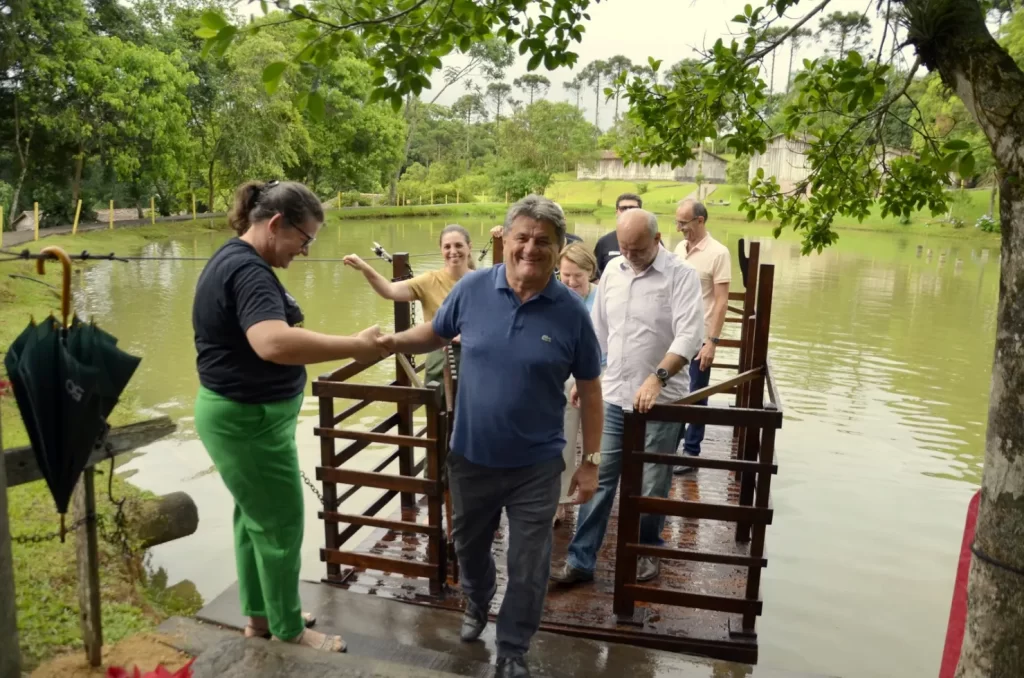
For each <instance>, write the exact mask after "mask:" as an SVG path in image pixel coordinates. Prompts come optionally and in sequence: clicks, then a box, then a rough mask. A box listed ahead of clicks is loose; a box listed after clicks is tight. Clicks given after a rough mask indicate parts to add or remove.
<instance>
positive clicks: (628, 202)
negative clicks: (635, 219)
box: [594, 193, 644, 279]
mask: <svg viewBox="0 0 1024 678" xmlns="http://www.w3.org/2000/svg"><path fill="white" fill-rule="evenodd" d="M643 206H644V202H643V200H641V199H640V196H639V195H636V194H635V193H623V194H622V195H620V196H619V197H618V198H616V199H615V219H616V220H618V218H619V217H620V216H622V214H623V213H624V212H627V211H629V210H631V209H639V208H641V207H643ZM594 256H595V257H597V277H598V279H600V278H601V274H602V273H604V267H605V266H607V265H608V262H609V261H611V260H612V259H614V258H615V257H617V256H619V240H618V238H617V237H616V235H615V229H612V231H611V233H606V234H604V235H602V236H601V238H600V239H599V240H598V241H597V244H596V245H595V246H594Z"/></svg>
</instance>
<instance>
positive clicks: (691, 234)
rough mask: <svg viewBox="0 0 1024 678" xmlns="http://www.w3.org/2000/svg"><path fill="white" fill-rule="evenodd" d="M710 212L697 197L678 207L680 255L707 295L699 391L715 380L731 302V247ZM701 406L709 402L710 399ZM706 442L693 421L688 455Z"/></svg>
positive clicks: (696, 380) (694, 368)
mask: <svg viewBox="0 0 1024 678" xmlns="http://www.w3.org/2000/svg"><path fill="white" fill-rule="evenodd" d="M707 221H708V211H707V209H706V208H705V207H704V205H703V204H701V203H699V202H697V201H696V200H691V199H686V200H681V201H679V206H678V207H677V208H676V230H678V231H679V232H681V233H682V234H683V236H684V240H683V241H682V242H681V243H679V244H678V245H676V256H677V257H679V258H680V259H682V260H683V261H685V262H686V263H688V264H689V265H691V266H693V267H694V268H695V269H697V273H699V274H700V289H701V295H702V296H703V298H704V345H703V346H701V348H700V352H699V353H698V354H697V355H696V357H694V359H693V361H692V362H691V363H690V391H691V392H692V391H697V390H700V389H702V388H704V387H705V386H707V385H708V384H709V383H710V382H711V363H713V362H714V360H715V348H716V347H717V346H718V341H719V338H720V337H721V334H722V326H723V325H724V324H725V310H726V307H728V305H729V282H730V281H731V280H732V267H731V265H730V263H729V249H728V248H727V247H726V246H725V245H723V244H722V243H720V242H718V241H717V240H715V239H714V238H712V237H711V234H710V233H708V227H707ZM697 404H698V405H707V404H708V400H707V398H705V399H703V400H701V401H700V402H699V403H697ZM702 442H704V424H689V425H687V426H686V433H685V434H684V437H683V452H684V454H687V455H690V456H693V457H697V456H700V444H701V443H702ZM693 470H694V467H692V466H686V465H679V466H677V467H676V469H675V473H676V475H680V474H683V473H689V472H691V471H693Z"/></svg>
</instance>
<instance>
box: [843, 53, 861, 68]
mask: <svg viewBox="0 0 1024 678" xmlns="http://www.w3.org/2000/svg"><path fill="white" fill-rule="evenodd" d="M846 61H847V63H850V64H853V65H854V66H856V67H857V68H860V67H861V66H863V65H864V59H863V58H862V57H861V55H860V54H859V53H858V52H856V51H854V50H850V51H849V52H848V53H847V54H846Z"/></svg>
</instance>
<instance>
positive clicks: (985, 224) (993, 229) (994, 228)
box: [974, 214, 1002, 233]
mask: <svg viewBox="0 0 1024 678" xmlns="http://www.w3.org/2000/svg"><path fill="white" fill-rule="evenodd" d="M974 227H975V228H980V229H981V230H982V231H984V232H985V233H1002V230H1001V229H1000V224H999V222H998V221H996V220H995V219H993V218H992V217H991V216H990V215H988V214H983V215H981V216H980V217H978V221H977V222H976V223H975V224H974Z"/></svg>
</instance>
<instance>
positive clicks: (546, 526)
mask: <svg viewBox="0 0 1024 678" xmlns="http://www.w3.org/2000/svg"><path fill="white" fill-rule="evenodd" d="M564 468H565V462H564V461H562V458H561V456H559V457H558V458H556V459H552V460H551V461H546V462H543V463H540V464H534V465H533V466H524V467H521V468H512V469H508V468H490V467H486V466H480V465H478V464H474V463H472V462H470V461H468V460H466V459H465V458H464V457H460V456H457V455H455V454H450V455H448V481H449V484H450V486H451V492H452V505H453V509H454V511H453V512H454V520H453V528H454V529H453V533H454V538H455V551H456V553H457V554H458V557H459V570H460V575H461V579H462V591H463V593H465V595H466V597H467V598H468V599H469V601H470V602H471V603H472V604H473V605H474V606H476V608H477V609H478V610H481V611H483V612H485V613H486V611H487V609H488V608H489V607H490V603H491V598H493V597H494V592H495V587H496V579H495V569H494V556H493V555H492V553H491V545H492V543H493V542H494V533H495V532H496V531H497V530H498V524H499V522H500V521H501V510H502V508H504V509H505V513H506V514H507V515H508V528H509V537H508V588H507V589H506V591H505V597H504V600H503V601H502V604H501V610H500V611H499V612H498V624H497V634H496V635H497V640H498V656H499V657H520V656H522V655H524V654H526V652H527V650H529V649H530V639H531V638H532V637H533V634H535V633H536V632H537V629H538V628H539V627H540V619H541V615H543V613H544V598H545V596H546V595H547V591H548V576H549V575H550V574H551V539H552V535H551V522H552V520H553V519H554V516H555V509H556V508H557V507H558V495H559V491H560V489H561V474H562V470H563V469H564Z"/></svg>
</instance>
